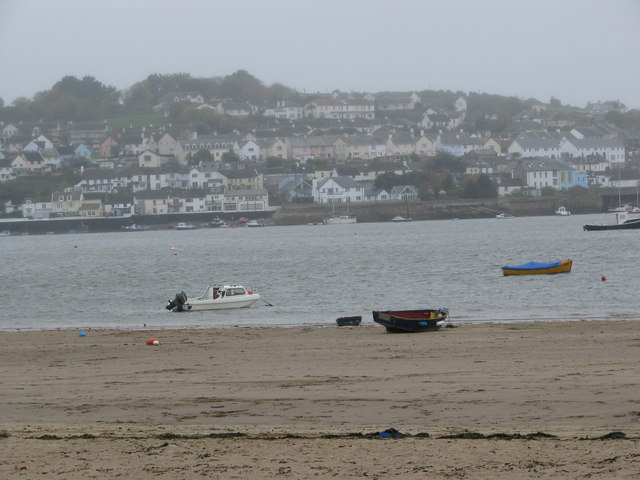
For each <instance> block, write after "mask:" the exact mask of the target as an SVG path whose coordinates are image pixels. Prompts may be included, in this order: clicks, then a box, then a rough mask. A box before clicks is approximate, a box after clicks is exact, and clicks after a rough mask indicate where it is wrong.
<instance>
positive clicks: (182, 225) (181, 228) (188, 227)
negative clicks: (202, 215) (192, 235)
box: [176, 222, 198, 230]
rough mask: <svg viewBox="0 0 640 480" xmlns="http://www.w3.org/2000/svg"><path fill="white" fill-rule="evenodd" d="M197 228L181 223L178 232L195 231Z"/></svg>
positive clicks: (177, 226)
mask: <svg viewBox="0 0 640 480" xmlns="http://www.w3.org/2000/svg"><path fill="white" fill-rule="evenodd" d="M197 228H198V227H196V226H195V225H193V224H191V223H184V222H180V223H179V224H178V225H176V230H195V229H197Z"/></svg>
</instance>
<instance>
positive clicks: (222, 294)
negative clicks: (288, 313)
mask: <svg viewBox="0 0 640 480" xmlns="http://www.w3.org/2000/svg"><path fill="white" fill-rule="evenodd" d="M258 300H260V295H258V294H257V293H253V291H252V290H248V289H246V288H245V287H243V286H242V285H210V286H208V287H207V288H206V289H205V291H204V293H203V294H202V295H200V296H199V297H194V298H191V297H188V296H187V294H186V293H184V292H180V293H178V294H177V295H176V296H175V298H174V299H173V300H170V301H168V302H167V305H166V306H165V308H166V309H167V310H171V311H173V312H185V311H186V312H189V311H198V310H222V309H228V308H245V307H250V306H251V305H253V304H254V303H255V302H257V301H258Z"/></svg>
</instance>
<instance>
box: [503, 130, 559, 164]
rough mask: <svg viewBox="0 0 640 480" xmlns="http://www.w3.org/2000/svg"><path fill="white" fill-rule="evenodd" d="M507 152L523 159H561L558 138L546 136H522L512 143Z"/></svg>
mask: <svg viewBox="0 0 640 480" xmlns="http://www.w3.org/2000/svg"><path fill="white" fill-rule="evenodd" d="M507 152H508V153H510V154H516V153H517V154H519V155H520V156H521V157H523V158H525V157H544V158H560V153H561V152H560V142H559V140H558V139H557V138H555V137H552V136H547V135H544V134H538V135H527V134H520V135H518V137H517V138H516V139H515V140H514V141H513V142H511V145H509V148H508V149H507Z"/></svg>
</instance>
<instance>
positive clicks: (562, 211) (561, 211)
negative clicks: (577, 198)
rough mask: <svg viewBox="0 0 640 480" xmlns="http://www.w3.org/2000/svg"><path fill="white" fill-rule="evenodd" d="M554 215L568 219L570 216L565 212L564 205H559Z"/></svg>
mask: <svg viewBox="0 0 640 480" xmlns="http://www.w3.org/2000/svg"><path fill="white" fill-rule="evenodd" d="M556 215H557V216H559V217H568V216H569V215H571V212H570V211H569V210H567V207H565V206H564V205H560V207H559V208H558V209H557V210H556Z"/></svg>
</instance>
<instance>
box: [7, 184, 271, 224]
mask: <svg viewBox="0 0 640 480" xmlns="http://www.w3.org/2000/svg"><path fill="white" fill-rule="evenodd" d="M18 208H19V210H20V211H21V212H22V216H23V217H25V218H32V219H49V218H62V217H76V216H79V217H88V218H97V217H105V216H126V215H132V214H138V215H168V214H175V213H206V212H214V213H223V212H224V213H249V212H270V211H272V210H274V209H273V208H271V207H270V206H269V195H268V192H267V191H266V190H227V191H225V192H212V191H208V190H204V189H192V190H181V189H175V190H173V189H168V190H154V191H140V192H135V193H119V192H112V193H88V192H82V191H78V190H75V189H73V188H68V189H65V190H64V191H61V192H54V193H53V194H52V195H51V196H50V197H49V196H47V197H40V198H28V199H26V200H25V202H24V203H23V204H22V205H20V206H18Z"/></svg>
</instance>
